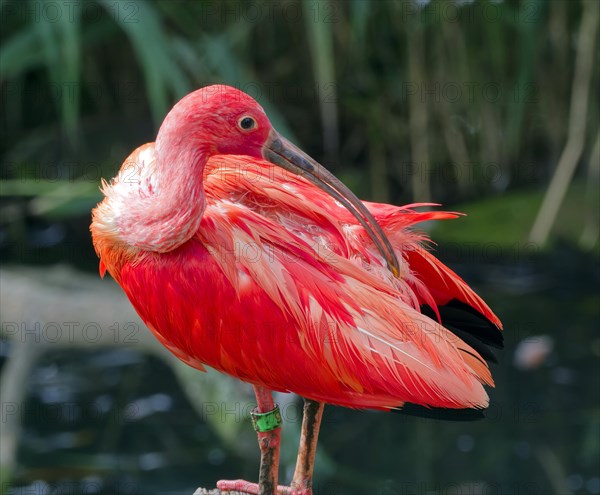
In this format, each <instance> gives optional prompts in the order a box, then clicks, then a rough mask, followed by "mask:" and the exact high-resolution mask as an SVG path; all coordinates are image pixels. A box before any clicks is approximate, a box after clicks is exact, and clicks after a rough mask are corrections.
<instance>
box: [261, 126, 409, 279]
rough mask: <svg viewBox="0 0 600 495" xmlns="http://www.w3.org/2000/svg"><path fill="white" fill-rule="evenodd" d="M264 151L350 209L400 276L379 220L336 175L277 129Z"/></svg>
mask: <svg viewBox="0 0 600 495" xmlns="http://www.w3.org/2000/svg"><path fill="white" fill-rule="evenodd" d="M262 154H263V157H264V158H265V160H268V161H270V162H271V163H273V164H275V165H278V166H279V167H281V168H284V169H285V170H288V171H290V172H292V173H294V174H296V175H299V176H301V177H304V178H305V179H307V180H309V181H310V182H312V183H313V184H314V185H315V186H317V187H318V188H320V189H322V190H323V191H325V192H326V193H327V194H329V195H330V196H331V197H333V198H334V199H336V200H337V201H338V202H339V203H340V204H342V205H343V206H344V207H345V208H346V209H347V210H348V211H350V213H352V215H354V217H356V219H357V220H358V222H359V223H360V224H361V225H362V226H363V227H364V229H365V230H366V231H367V233H368V234H369V237H370V238H371V240H372V241H373V243H374V244H375V246H377V249H378V250H379V252H380V253H381V255H382V256H383V257H384V258H385V260H386V262H387V265H388V267H389V269H390V270H391V271H392V273H393V274H394V275H395V276H396V277H397V276H398V275H399V273H400V265H399V263H398V258H397V257H396V253H394V249H393V248H392V245H391V243H390V241H389V239H388V238H387V236H386V235H385V234H384V233H383V230H382V229H381V227H380V226H379V224H378V223H377V220H375V218H373V215H371V212H370V211H369V210H367V208H366V206H365V205H364V204H363V203H362V202H361V201H360V200H359V199H358V198H357V197H356V196H355V195H354V193H353V192H352V191H351V190H350V189H348V188H347V187H346V186H345V185H344V184H343V183H342V182H341V181H340V180H339V179H338V178H337V177H336V176H335V175H333V174H332V173H331V172H330V171H329V170H327V169H326V168H325V167H323V166H322V165H320V164H319V163H318V162H316V161H315V160H313V159H312V158H311V157H310V156H308V155H307V154H306V153H304V152H303V151H302V150H301V149H300V148H298V147H297V146H296V145H294V144H292V143H290V142H289V141H288V140H287V139H285V138H284V137H283V136H281V135H280V134H279V133H278V132H276V131H275V130H272V131H271V133H270V134H269V138H268V139H267V141H266V142H265V144H264V145H263V148H262Z"/></svg>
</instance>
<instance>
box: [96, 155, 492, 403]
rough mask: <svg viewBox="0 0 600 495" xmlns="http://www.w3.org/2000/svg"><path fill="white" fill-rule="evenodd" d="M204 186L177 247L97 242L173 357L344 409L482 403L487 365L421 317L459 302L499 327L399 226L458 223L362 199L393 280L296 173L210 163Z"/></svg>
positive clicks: (225, 159) (332, 206)
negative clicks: (195, 220) (424, 309)
mask: <svg viewBox="0 0 600 495" xmlns="http://www.w3.org/2000/svg"><path fill="white" fill-rule="evenodd" d="M141 152H144V153H146V155H148V154H149V153H154V147H153V145H152V144H150V145H145V146H144V147H141V148H140V149H138V150H136V151H135V152H134V153H133V154H132V156H131V157H130V158H128V160H126V163H129V164H131V163H139V162H141V161H142V160H141V159H140V153H141ZM147 161H148V160H147V158H146V162H147ZM140 168H141V165H140ZM203 187H204V191H205V195H206V209H205V210H204V212H203V216H202V220H201V223H200V225H199V228H198V229H197V231H196V232H195V233H194V235H193V236H192V237H191V238H190V239H189V240H187V241H186V242H184V243H183V244H182V245H180V246H179V247H177V248H176V249H174V250H171V251H169V252H165V253H151V252H148V251H137V252H135V253H134V254H131V255H130V254H128V248H127V247H126V246H120V245H118V244H111V245H110V246H108V245H107V244H108V242H107V241H106V240H105V237H103V234H102V233H101V232H99V231H97V230H96V231H95V232H94V241H95V244H96V247H97V249H98V250H99V255H100V257H101V260H102V261H101V263H102V264H103V266H106V267H107V269H108V271H109V272H110V273H111V275H112V276H113V277H114V278H115V279H116V280H117V281H118V282H119V284H120V285H121V286H122V287H123V289H124V291H125V293H126V294H127V296H128V297H129V299H130V300H131V302H132V304H133V305H134V307H135V308H136V310H137V311H138V313H139V314H140V316H141V317H142V319H143V320H144V321H145V322H146V323H147V324H148V326H149V328H150V329H151V330H152V331H153V332H154V334H155V335H156V336H157V338H158V339H159V340H160V341H161V342H162V343H163V344H164V345H165V346H167V347H168V348H169V349H170V350H171V351H172V352H173V353H174V354H175V355H176V356H178V357H179V358H180V359H182V360H183V361H185V362H186V363H188V364H190V365H191V366H194V367H196V368H199V369H203V365H208V366H211V367H213V368H215V369H218V370H220V371H223V372H225V373H228V374H230V375H233V376H236V377H238V378H240V379H242V380H244V381H247V382H251V383H254V384H261V385H264V386H266V387H268V388H270V389H273V390H280V391H292V392H295V393H298V394H300V395H302V396H304V397H308V398H312V399H315V400H320V401H325V402H328V403H332V404H339V405H343V406H349V407H360V408H362V407H370V408H378V409H389V408H393V407H399V406H401V405H402V404H403V403H404V402H411V403H416V404H421V405H426V406H434V407H448V408H465V407H479V408H481V407H485V406H486V405H487V395H486V394H485V391H484V390H483V387H482V384H487V385H491V384H492V383H493V382H492V379H491V376H490V374H489V371H488V369H487V366H486V365H485V364H484V362H483V360H481V359H480V358H479V355H478V354H477V352H476V351H475V350H474V349H472V348H471V347H470V346H468V345H467V344H466V343H464V342H463V341H462V340H460V339H458V338H457V337H456V336H455V335H454V334H453V333H452V332H449V331H448V330H446V329H445V328H444V327H443V326H441V325H440V324H439V322H436V321H434V320H432V319H430V318H429V317H427V316H424V315H422V314H421V312H420V310H419V308H420V305H421V304H424V303H426V304H429V305H430V306H433V307H434V308H435V309H437V308H436V305H443V304H446V303H447V302H448V301H449V300H451V299H453V298H455V299H457V300H459V301H462V302H464V303H466V304H468V305H470V306H472V307H473V308H475V309H476V310H477V311H478V312H479V313H481V314H482V315H484V316H485V317H486V318H488V319H489V320H490V321H492V322H493V323H494V324H496V325H498V326H499V325H500V322H499V320H498V319H497V317H496V316H495V315H494V314H493V313H492V312H491V310H490V309H489V308H488V307H487V305H485V303H484V302H483V301H482V300H481V299H480V298H479V297H478V296H477V295H476V294H475V293H474V292H473V291H472V290H471V289H470V288H469V287H468V286H467V285H466V284H465V283H464V282H463V281H462V280H461V279H460V278H459V277H458V276H457V275H456V274H455V273H453V272H452V271H451V270H450V269H448V268H447V267H446V266H444V265H443V264H442V263H441V262H439V261H438V260H437V259H436V258H435V257H433V256H432V255H431V254H430V253H429V252H427V251H426V250H425V248H424V247H423V242H424V241H425V240H426V238H425V236H424V235H423V234H416V233H414V232H411V231H410V230H408V228H409V227H411V226H413V225H415V224H417V223H419V222H423V221H428V220H440V219H447V218H454V217H456V216H457V215H456V214H454V213H446V212H438V211H426V212H418V211H416V210H415V209H414V207H417V206H419V205H411V206H410V207H394V206H390V205H380V204H375V203H366V204H367V206H368V208H369V209H370V210H371V211H372V213H373V214H374V216H375V218H376V219H377V221H378V223H379V224H380V225H381V226H382V227H383V229H384V231H385V233H386V234H387V236H388V237H389V239H390V240H391V242H392V244H393V245H394V248H395V250H396V253H397V256H398V258H399V259H400V267H401V273H400V276H399V277H394V276H393V275H392V273H391V272H390V271H389V270H388V268H387V267H386V265H385V261H384V260H383V258H382V256H381V255H380V254H379V253H378V252H377V249H376V248H375V246H374V245H373V243H372V242H371V241H370V239H369V237H368V235H367V233H366V231H365V230H364V228H363V227H362V226H360V225H358V223H357V221H356V219H355V218H354V217H353V216H352V214H350V213H349V212H348V211H347V210H346V209H345V208H343V207H342V206H341V205H339V204H338V203H336V202H335V201H334V200H333V199H331V197H330V196H328V195H327V194H326V193H324V192H323V191H321V190H320V189H318V188H316V187H315V186H314V185H313V184H311V183H310V182H308V181H307V180H305V179H303V178H301V177H298V176H295V175H290V174H288V173H286V172H285V171H284V170H282V169H281V168H279V167H276V166H274V165H273V164H271V163H269V162H267V161H264V160H259V159H256V158H250V157H248V156H243V155H239V156H236V155H218V156H213V157H212V158H211V159H210V160H208V162H207V164H206V167H205V169H204V175H203ZM106 192H107V193H108V195H109V197H110V191H106ZM105 201H106V200H105ZM425 206H429V205H425ZM99 214H100V213H99V210H96V211H95V214H94V218H95V222H96V223H97V220H98V218H97V217H98V215H99Z"/></svg>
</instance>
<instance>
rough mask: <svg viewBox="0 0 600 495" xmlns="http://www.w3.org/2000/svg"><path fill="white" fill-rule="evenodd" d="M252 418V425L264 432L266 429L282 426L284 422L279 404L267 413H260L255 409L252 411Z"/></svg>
mask: <svg viewBox="0 0 600 495" xmlns="http://www.w3.org/2000/svg"><path fill="white" fill-rule="evenodd" d="M250 416H251V418H252V426H254V429H255V430H256V431H258V432H262V433H264V432H265V431H271V430H274V429H275V428H280V427H281V425H282V424H283V421H282V420H281V412H280V411H279V404H275V408H274V409H272V410H271V411H269V412H266V413H259V412H256V410H253V411H252V412H251V413H250Z"/></svg>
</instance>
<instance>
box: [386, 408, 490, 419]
mask: <svg viewBox="0 0 600 495" xmlns="http://www.w3.org/2000/svg"><path fill="white" fill-rule="evenodd" d="M392 412H395V413H400V414H404V415H407V416H417V417H420V418H429V419H439V420H443V421H475V420H479V419H484V418H485V413H484V410H483V409H478V408H466V409H449V408H446V407H425V406H419V405H417V404H404V405H403V406H402V407H400V408H397V409H392Z"/></svg>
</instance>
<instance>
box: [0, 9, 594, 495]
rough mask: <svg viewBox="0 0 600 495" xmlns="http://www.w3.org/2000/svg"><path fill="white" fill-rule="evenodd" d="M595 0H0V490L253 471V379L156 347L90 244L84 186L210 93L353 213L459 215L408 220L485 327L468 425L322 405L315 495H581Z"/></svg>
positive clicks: (189, 479) (93, 185)
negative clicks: (298, 158)
mask: <svg viewBox="0 0 600 495" xmlns="http://www.w3.org/2000/svg"><path fill="white" fill-rule="evenodd" d="M599 6H600V3H599V2H596V1H595V0H591V1H586V0H584V1H576V0H573V1H566V0H547V1H544V0H524V1H502V0H496V1H467V0H463V1H458V0H456V1H441V0H432V1H428V0H418V1H414V2H413V1H409V0H405V1H403V0H398V1H392V0H377V1H373V2H369V1H366V0H352V1H347V2H345V1H344V2H342V1H337V0H320V1H308V0H306V1H301V0H283V1H282V2H274V1H269V0H264V1H249V2H234V1H227V0H224V1H214V2H212V1H202V0H193V1H178V0H164V1H143V0H136V1H128V0H97V1H96V0H64V1H62V0H61V1H59V0H47V1H43V0H2V1H1V2H0V17H1V27H2V29H1V40H2V44H1V48H0V89H1V97H2V119H1V126H2V133H1V138H0V155H1V169H0V188H1V189H0V252H1V255H2V266H1V267H0V270H1V273H0V289H1V301H0V303H1V307H0V309H1V323H2V334H1V340H0V365H1V371H0V372H1V375H0V385H1V389H0V408H1V421H0V428H1V431H0V460H1V464H2V466H1V470H0V475H1V480H0V481H1V483H0V489H1V490H2V493H11V494H30V493H35V494H36V495H38V494H67V493H68V494H79V493H82V494H159V493H173V494H175V493H176V494H192V493H193V492H194V490H195V489H196V488H197V487H198V486H204V487H214V484H215V482H216V481H217V480H218V479H220V478H238V477H245V478H246V479H250V480H254V479H255V478H256V476H257V472H258V471H257V470H258V449H257V447H256V443H255V434H254V432H253V430H252V427H251V425H250V422H249V420H248V417H247V416H248V411H249V410H250V408H251V407H252V404H253V398H252V394H251V391H250V389H249V387H248V386H246V385H244V384H241V383H239V382H235V381H232V380H229V379H228V378H226V377H223V376H220V375H218V374H216V373H210V372H209V373H208V374H201V373H199V372H197V371H194V370H191V369H188V368H187V367H186V366H185V365H183V364H181V363H178V362H177V361H176V360H175V359H174V358H172V357H171V356H170V355H168V354H167V353H166V352H165V351H163V350H162V348H161V347H160V346H159V345H157V344H156V343H155V341H154V339H153V337H152V336H151V335H150V333H149V331H148V330H147V329H146V328H145V327H144V326H143V324H142V323H141V322H140V321H139V320H138V319H137V317H136V316H135V314H134V313H133V311H132V310H131V309H130V307H129V304H128V302H127V301H126V298H125V296H124V295H123V294H122V293H121V292H120V291H119V289H118V288H117V287H116V285H115V284H114V282H112V281H111V280H109V279H108V278H107V279H105V280H103V281H101V280H100V279H99V277H98V275H97V266H98V261H97V258H96V256H95V254H94V251H93V248H92V246H91V241H90V235H89V230H88V229H89V223H90V210H91V208H92V207H93V206H94V205H95V204H96V203H97V202H98V201H99V199H100V194H99V189H98V185H99V182H100V178H101V177H104V178H107V179H108V178H111V177H112V176H113V175H114V174H115V172H116V170H117V169H118V168H119V166H120V164H121V163H122V162H123V160H124V158H125V157H126V156H127V155H128V154H129V152H130V151H131V150H133V149H134V148H136V147H137V146H139V145H140V144H142V143H145V142H149V141H153V140H154V137H155V135H156V131H157V128H158V126H159V125H160V123H161V121H162V119H163V117H164V116H165V114H166V112H167V111H168V109H169V108H170V107H171V106H172V105H173V104H174V103H175V102H176V101H177V100H178V99H179V98H180V97H182V96H183V95H185V94H186V93H188V92H190V91H192V90H194V89H196V88H199V87H202V86H205V85H208V84H212V83H217V82H219V83H227V84H230V85H233V86H236V87H237V88H239V89H241V90H243V91H246V92H247V93H249V94H250V95H252V96H253V97H255V98H256V99H257V100H258V101H259V102H260V103H261V104H262V105H263V106H264V108H265V109H266V111H267V113H268V114H269V116H270V117H271V119H272V121H273V123H274V125H275V127H276V128H278V129H279V130H280V131H281V132H282V133H283V134H284V135H287V136H288V137H289V138H290V139H291V140H292V141H294V142H295V143H297V144H298V145H300V146H301V147H302V148H303V149H304V150H305V151H307V152H308V153H309V154H310V155H312V156H313V157H315V158H317V159H318V160H319V161H320V162H321V163H323V164H324V165H325V166H327V167H328V168H329V169H330V170H332V171H333V172H334V173H336V174H337V175H338V176H339V177H340V178H341V179H342V180H343V181H344V182H346V184H348V185H349V186H350V187H351V188H352V189H353V190H354V192H355V193H356V194H357V195H358V196H359V197H361V198H364V199H370V200H375V201H385V202H392V203H395V204H404V203H412V202H415V201H433V202H436V203H443V204H444V207H446V208H449V209H451V210H455V211H462V212H465V213H466V214H467V216H466V217H464V218H461V219H459V220H454V221H448V222H444V223H440V224H439V225H428V226H426V228H427V229H428V233H429V234H430V235H431V236H432V238H433V239H434V240H435V241H436V243H438V246H437V247H436V253H437V255H438V256H439V257H440V258H441V259H442V260H443V261H445V262H446V263H448V264H449V265H450V266H451V267H452V268H454V269H455V270H456V271H458V273H459V274H461V275H462V276H463V277H464V278H465V279H466V280H467V281H468V282H469V283H471V284H472V285H473V286H474V287H475V288H476V289H477V290H478V292H479V293H480V294H481V295H482V296H483V297H484V298H485V299H486V300H487V301H488V302H489V303H490V305H491V306H492V307H493V308H494V310H495V311H496V312H497V313H498V315H499V316H500V317H501V319H502V320H503V322H504V324H505V331H506V336H505V337H506V348H505V349H504V351H502V352H501V353H500V355H499V358H500V364H499V365H496V366H494V367H493V373H494V376H495V378H496V383H497V388H496V389H494V390H491V391H490V394H491V399H492V404H491V407H490V409H489V411H488V418H487V419H486V420H484V421H479V422H476V423H448V422H436V421H431V420H424V419H419V418H410V417H406V416H401V415H392V414H383V413H373V412H359V411H351V410H346V409H340V408H334V407H328V408H326V413H325V419H324V424H323V428H322V435H321V442H320V447H319V453H318V457H317V468H316V476H315V494H382V495H384V494H385V495H393V494H399V495H412V494H415V495H416V494H419V495H425V494H431V495H437V494H447V495H453V494H469V495H477V494H510V495H525V494H540V495H546V494H560V495H563V494H564V495H566V494H588V493H589V494H598V493H600V473H599V466H600V407H599V397H600V370H599V366H598V365H599V358H600V334H599V333H598V323H599V314H600V310H599V306H600V298H599V294H598V285H599V284H598V282H599V279H600V265H599V263H598V260H599V254H600V252H599V241H598V232H599V230H598V229H599V221H598V220H599V219H598V216H599V211H600V208H599V202H600V201H599V190H600V188H599V187H598V186H599V177H600V135H599V118H598V117H599V115H598V108H599V102H598V96H599V93H598V82H599V81H598V78H599V70H598V66H599V65H598V59H599V55H598V33H597V31H598V24H599V21H598V18H599V14H598V11H599ZM278 400H279V401H280V402H281V403H282V408H283V410H284V420H286V425H285V427H284V433H283V435H284V437H283V443H284V445H283V449H284V450H283V453H282V456H283V459H282V463H283V464H282V481H283V480H284V478H285V481H289V479H290V477H291V472H292V470H293V464H294V460H295V453H296V446H297V439H298V430H299V413H300V403H299V401H298V399H297V398H294V397H293V396H289V395H286V396H281V397H279V399H278Z"/></svg>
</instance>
